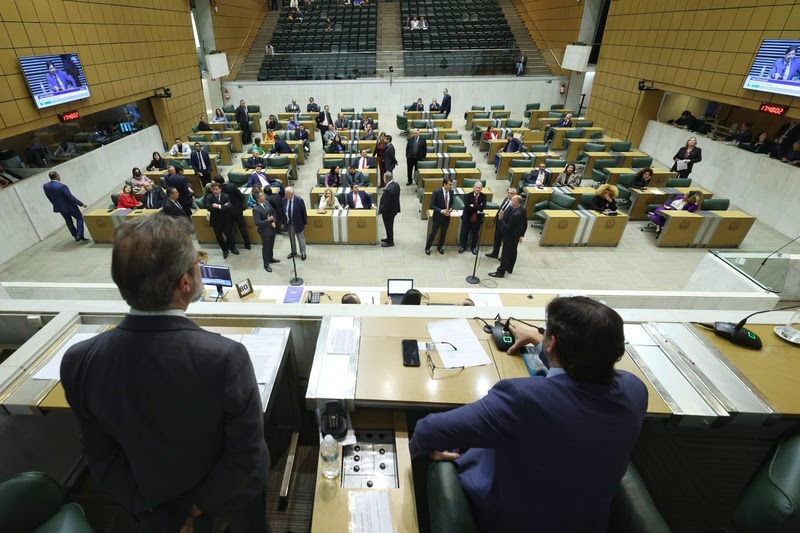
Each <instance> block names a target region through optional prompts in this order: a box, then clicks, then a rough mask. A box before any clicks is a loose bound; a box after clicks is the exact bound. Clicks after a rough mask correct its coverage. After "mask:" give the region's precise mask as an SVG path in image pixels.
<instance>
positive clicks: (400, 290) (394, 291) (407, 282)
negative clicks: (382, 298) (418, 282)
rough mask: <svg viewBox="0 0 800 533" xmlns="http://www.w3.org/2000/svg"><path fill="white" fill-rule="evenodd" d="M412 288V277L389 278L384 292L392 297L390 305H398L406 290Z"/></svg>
mask: <svg viewBox="0 0 800 533" xmlns="http://www.w3.org/2000/svg"><path fill="white" fill-rule="evenodd" d="M413 288H414V280H413V279H390V280H389V281H388V282H387V283H386V294H388V295H389V298H391V299H392V305H400V302H401V301H402V300H403V296H405V294H406V292H408V291H409V290H411V289H413Z"/></svg>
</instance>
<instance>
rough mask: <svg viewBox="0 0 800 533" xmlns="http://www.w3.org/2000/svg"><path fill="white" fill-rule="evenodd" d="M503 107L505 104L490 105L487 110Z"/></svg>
mask: <svg viewBox="0 0 800 533" xmlns="http://www.w3.org/2000/svg"><path fill="white" fill-rule="evenodd" d="M505 108H506V106H505V104H497V105H493V106H491V107H490V108H489V110H490V111H497V110H498V109H505Z"/></svg>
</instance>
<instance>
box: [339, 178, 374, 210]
mask: <svg viewBox="0 0 800 533" xmlns="http://www.w3.org/2000/svg"><path fill="white" fill-rule="evenodd" d="M345 199H346V200H347V209H372V198H371V197H370V195H369V194H367V193H365V192H364V191H359V190H358V184H357V183H354V184H353V186H352V187H351V188H350V192H349V193H347V194H346V195H345Z"/></svg>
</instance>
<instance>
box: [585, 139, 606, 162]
mask: <svg viewBox="0 0 800 533" xmlns="http://www.w3.org/2000/svg"><path fill="white" fill-rule="evenodd" d="M605 151H606V145H605V144H600V143H586V144H584V145H583V150H581V151H580V153H579V154H578V163H586V162H587V161H589V156H588V155H586V152H605Z"/></svg>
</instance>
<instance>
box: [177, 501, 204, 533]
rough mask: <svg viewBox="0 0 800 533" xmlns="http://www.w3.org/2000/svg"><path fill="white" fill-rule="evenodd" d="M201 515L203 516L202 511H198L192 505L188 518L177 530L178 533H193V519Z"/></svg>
mask: <svg viewBox="0 0 800 533" xmlns="http://www.w3.org/2000/svg"><path fill="white" fill-rule="evenodd" d="M201 514H203V511H201V510H200V509H198V508H197V506H196V505H192V510H191V512H190V513H189V516H187V517H186V521H185V522H184V523H183V525H182V526H181V528H180V529H179V530H178V533H194V519H195V518H197V517H198V516H200V515H201Z"/></svg>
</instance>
